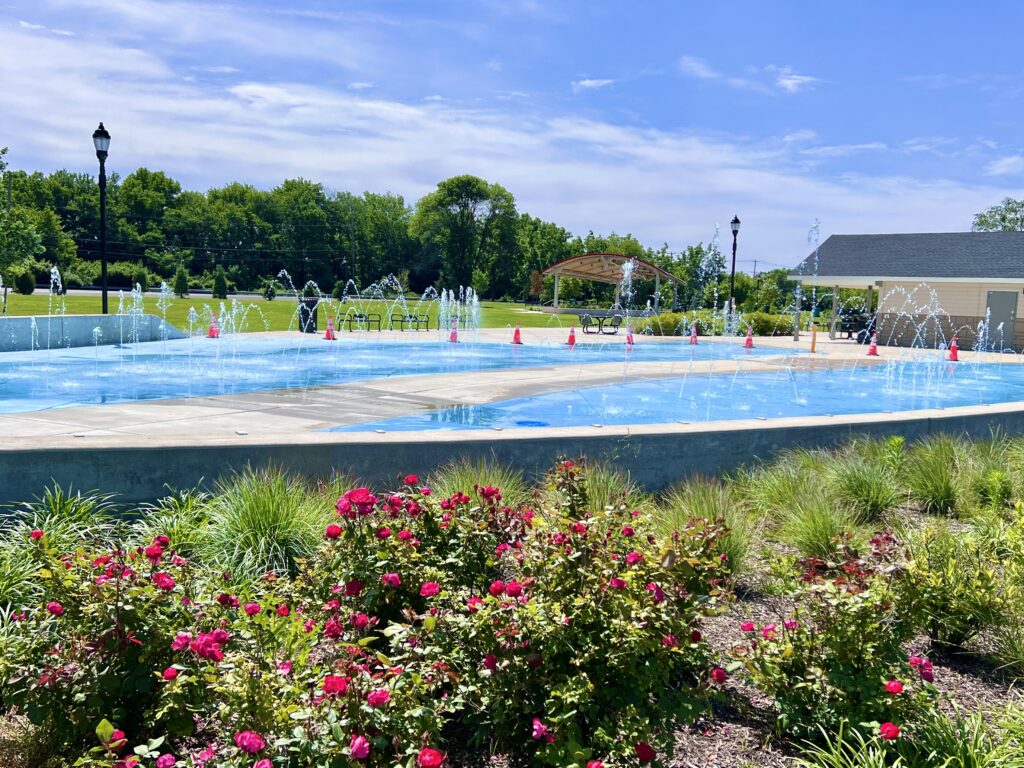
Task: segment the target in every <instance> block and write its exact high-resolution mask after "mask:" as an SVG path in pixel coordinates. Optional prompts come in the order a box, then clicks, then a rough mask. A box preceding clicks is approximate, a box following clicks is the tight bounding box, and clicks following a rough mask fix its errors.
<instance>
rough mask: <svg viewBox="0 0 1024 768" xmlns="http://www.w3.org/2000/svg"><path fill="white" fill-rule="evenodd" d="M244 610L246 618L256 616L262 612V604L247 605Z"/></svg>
mask: <svg viewBox="0 0 1024 768" xmlns="http://www.w3.org/2000/svg"><path fill="white" fill-rule="evenodd" d="M242 610H244V611H245V615H246V616H255V615H256V614H257V613H259V612H260V604H259V603H246V604H245V607H244V608H243V609H242Z"/></svg>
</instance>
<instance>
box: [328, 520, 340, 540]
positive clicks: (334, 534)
mask: <svg viewBox="0 0 1024 768" xmlns="http://www.w3.org/2000/svg"><path fill="white" fill-rule="evenodd" d="M324 536H326V537H327V538H328V539H336V538H338V537H339V536H341V526H340V525H337V524H336V523H331V524H330V525H328V526H327V528H326V529H325V530H324Z"/></svg>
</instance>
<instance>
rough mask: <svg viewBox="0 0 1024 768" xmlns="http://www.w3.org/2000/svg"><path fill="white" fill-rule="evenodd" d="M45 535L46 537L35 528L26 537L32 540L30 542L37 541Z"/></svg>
mask: <svg viewBox="0 0 1024 768" xmlns="http://www.w3.org/2000/svg"><path fill="white" fill-rule="evenodd" d="M45 535H46V534H45V533H43V532H42V531H41V530H39V529H38V528H36V529H35V530H34V531H32V532H31V533H30V534H29V535H28V536H29V538H30V539H32V541H39V540H40V539H41V538H43V536H45Z"/></svg>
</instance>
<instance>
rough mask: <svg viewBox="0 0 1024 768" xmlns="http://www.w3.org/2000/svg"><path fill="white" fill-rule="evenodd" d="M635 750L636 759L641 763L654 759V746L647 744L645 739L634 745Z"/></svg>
mask: <svg viewBox="0 0 1024 768" xmlns="http://www.w3.org/2000/svg"><path fill="white" fill-rule="evenodd" d="M634 749H635V751H636V759H637V760H639V761H640V763H641V764H643V763H650V762H652V761H653V760H654V747H652V746H651V745H650V744H648V743H647V742H646V741H641V742H640V743H639V744H637V745H636V747H634Z"/></svg>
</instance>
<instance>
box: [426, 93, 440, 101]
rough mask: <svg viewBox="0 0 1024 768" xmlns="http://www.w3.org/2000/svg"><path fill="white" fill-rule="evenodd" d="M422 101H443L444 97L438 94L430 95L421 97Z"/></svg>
mask: <svg viewBox="0 0 1024 768" xmlns="http://www.w3.org/2000/svg"><path fill="white" fill-rule="evenodd" d="M423 100H424V101H444V96H442V95H441V94H439V93H432V94H430V95H429V96H424V97H423Z"/></svg>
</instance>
